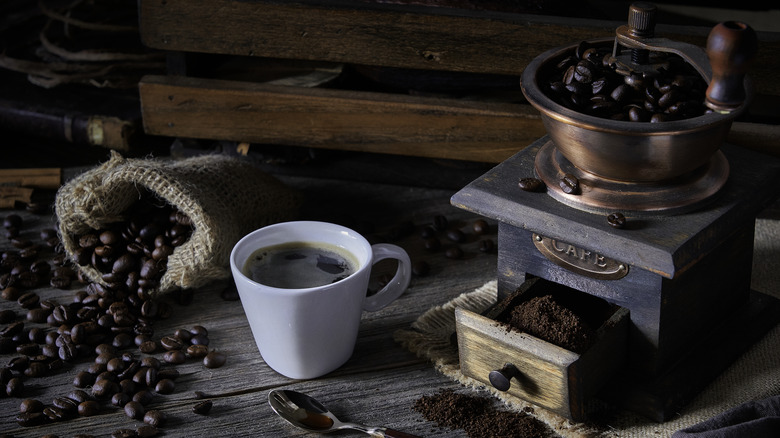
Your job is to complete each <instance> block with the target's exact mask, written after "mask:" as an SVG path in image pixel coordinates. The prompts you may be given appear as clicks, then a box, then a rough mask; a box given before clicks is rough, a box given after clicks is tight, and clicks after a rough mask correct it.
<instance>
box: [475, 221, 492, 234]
mask: <svg viewBox="0 0 780 438" xmlns="http://www.w3.org/2000/svg"><path fill="white" fill-rule="evenodd" d="M471 229H472V230H474V233H476V234H486V233H489V232H490V225H488V223H487V221H486V220H484V219H477V220H476V221H474V223H473V224H472V225H471Z"/></svg>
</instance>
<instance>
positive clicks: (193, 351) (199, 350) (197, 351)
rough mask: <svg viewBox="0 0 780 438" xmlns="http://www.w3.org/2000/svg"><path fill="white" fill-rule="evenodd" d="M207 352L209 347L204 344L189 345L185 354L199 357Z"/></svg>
mask: <svg viewBox="0 0 780 438" xmlns="http://www.w3.org/2000/svg"><path fill="white" fill-rule="evenodd" d="M208 353H209V347H208V346H206V345H190V346H188V347H187V356H189V357H193V358H197V359H200V358H202V357H205V356H206V355H207V354H208Z"/></svg>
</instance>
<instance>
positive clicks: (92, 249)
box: [73, 195, 193, 295]
mask: <svg viewBox="0 0 780 438" xmlns="http://www.w3.org/2000/svg"><path fill="white" fill-rule="evenodd" d="M128 215H129V219H128V220H126V221H122V222H117V223H115V224H111V225H109V226H107V227H105V228H102V229H99V230H93V231H91V232H87V233H84V234H81V235H79V236H74V240H77V241H78V243H79V247H78V249H76V250H75V251H74V254H73V257H74V259H75V261H76V263H78V264H79V265H81V266H92V267H94V268H95V269H97V270H98V271H99V272H101V273H102V280H103V281H104V282H105V283H106V284H108V285H109V286H111V287H112V288H115V289H117V288H121V289H127V290H130V291H132V292H136V291H137V292H138V294H139V295H145V294H148V293H149V291H151V290H154V289H156V288H157V287H158V286H159V282H160V278H161V277H162V276H163V274H164V273H165V270H166V266H167V263H168V256H170V255H171V254H172V253H173V251H174V249H175V248H176V247H178V246H181V245H182V244H184V242H186V241H187V240H188V239H189V238H190V236H191V235H192V232H193V227H192V222H191V220H190V218H189V217H188V216H187V215H186V214H183V213H182V212H181V211H180V210H178V209H177V208H175V207H173V206H171V205H170V204H167V203H164V202H163V203H160V204H157V203H156V202H155V200H154V198H153V197H152V196H151V195H146V196H143V197H142V198H141V199H139V201H137V202H136V203H135V204H134V205H133V206H132V207H130V208H129V209H128Z"/></svg>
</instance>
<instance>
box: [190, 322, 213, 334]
mask: <svg viewBox="0 0 780 438" xmlns="http://www.w3.org/2000/svg"><path fill="white" fill-rule="evenodd" d="M190 334H192V336H193V337H194V336H208V335H209V331H208V330H207V329H206V327H203V326H202V325H194V326H192V328H190Z"/></svg>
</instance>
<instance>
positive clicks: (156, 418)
mask: <svg viewBox="0 0 780 438" xmlns="http://www.w3.org/2000/svg"><path fill="white" fill-rule="evenodd" d="M167 420H168V416H167V415H166V414H165V412H163V411H161V410H159V409H151V410H149V412H147V413H146V415H144V423H146V424H148V425H150V426H154V427H160V426H163V425H164V424H165V422H166V421H167Z"/></svg>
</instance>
